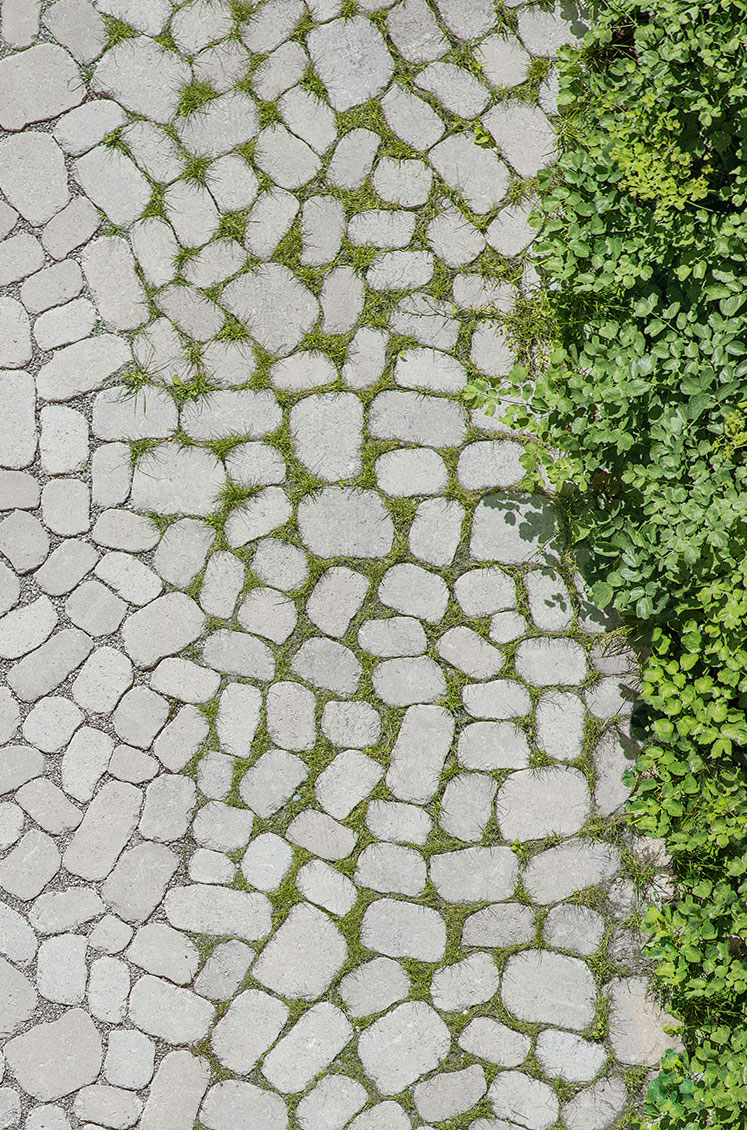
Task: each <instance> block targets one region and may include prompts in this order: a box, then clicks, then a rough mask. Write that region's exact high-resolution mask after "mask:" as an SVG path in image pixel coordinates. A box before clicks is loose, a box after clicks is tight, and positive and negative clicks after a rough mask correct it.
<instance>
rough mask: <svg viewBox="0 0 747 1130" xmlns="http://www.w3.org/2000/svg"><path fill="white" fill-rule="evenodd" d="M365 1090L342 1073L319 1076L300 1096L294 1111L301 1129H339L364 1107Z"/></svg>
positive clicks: (366, 1097) (366, 1096)
mask: <svg viewBox="0 0 747 1130" xmlns="http://www.w3.org/2000/svg"><path fill="white" fill-rule="evenodd" d="M367 1099H368V1095H367V1092H366V1090H365V1088H364V1087H362V1086H361V1084H360V1083H357V1082H356V1081H355V1080H354V1079H349V1078H347V1076H345V1075H330V1076H327V1077H326V1078H324V1079H321V1080H320V1081H319V1083H317V1085H316V1086H315V1087H313V1088H312V1089H311V1091H309V1092H308V1093H307V1094H306V1095H304V1097H303V1098H302V1099H301V1101H300V1103H299V1104H298V1107H297V1110H296V1117H297V1118H298V1122H299V1125H300V1126H301V1130H322V1127H328V1128H329V1130H340V1128H341V1127H342V1126H344V1125H345V1124H346V1123H347V1122H349V1120H350V1119H351V1118H352V1117H353V1115H354V1114H357V1113H358V1111H359V1110H360V1109H361V1108H362V1107H363V1106H365V1104H366V1101H367Z"/></svg>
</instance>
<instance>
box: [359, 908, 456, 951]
mask: <svg viewBox="0 0 747 1130" xmlns="http://www.w3.org/2000/svg"><path fill="white" fill-rule="evenodd" d="M361 941H362V942H363V945H364V946H366V947H367V948H368V949H370V950H373V951H374V952H375V953H381V954H384V955H385V956H386V957H411V958H414V959H415V960H416V961H428V962H437V961H440V960H441V958H442V957H443V954H444V949H445V945H446V927H445V925H444V921H443V919H442V918H441V915H440V914H439V913H438V911H436V910H432V909H431V908H430V907H427V906H418V905H417V904H415V903H411V902H405V901H404V900H402V899H390V898H383V899H377V900H376V901H375V902H372V903H371V905H370V906H369V907H368V908H367V910H366V912H365V914H364V915H363V921H362V923H361Z"/></svg>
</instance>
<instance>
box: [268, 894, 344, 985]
mask: <svg viewBox="0 0 747 1130" xmlns="http://www.w3.org/2000/svg"><path fill="white" fill-rule="evenodd" d="M346 957H347V945H346V943H345V940H344V938H343V936H342V934H341V933H340V932H339V931H338V929H337V927H336V926H335V925H334V924H333V922H332V921H331V920H330V918H328V916H327V915H326V914H325V913H324V912H323V911H321V910H317V909H316V908H315V907H312V906H309V905H308V903H299V904H297V905H296V906H294V907H293V908H292V909H291V911H290V914H289V915H288V917H287V918H286V920H285V922H284V923H283V924H282V926H281V927H280V928H279V929H278V930H277V931H276V932H275V933H274V934H273V936H272V937H271V939H270V941H269V942H268V943H267V945H266V946H265V948H264V949H263V950H262V953H261V954H260V956H259V959H258V960H257V961H256V962H255V964H254V966H253V967H252V976H253V977H254V978H255V980H257V981H259V983H260V984H261V985H264V986H265V987H266V988H268V989H271V990H272V991H273V992H275V993H277V994H279V995H280V996H285V997H298V998H300V999H301V1000H306V1001H313V1000H316V999H317V998H318V997H320V996H322V994H323V993H324V992H325V991H326V989H327V988H328V986H329V984H330V982H331V981H332V979H333V977H335V975H336V974H337V973H338V972H339V970H340V969H341V968H342V966H343V965H344V963H345V959H346Z"/></svg>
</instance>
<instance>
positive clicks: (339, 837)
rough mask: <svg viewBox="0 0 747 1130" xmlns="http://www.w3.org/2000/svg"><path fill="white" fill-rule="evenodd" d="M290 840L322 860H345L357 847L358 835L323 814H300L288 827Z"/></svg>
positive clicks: (307, 812)
mask: <svg viewBox="0 0 747 1130" xmlns="http://www.w3.org/2000/svg"><path fill="white" fill-rule="evenodd" d="M287 835H288V839H289V840H290V841H291V843H294V844H296V845H297V846H298V847H302V848H304V849H305V850H306V851H309V852H311V853H312V854H313V855H318V856H320V857H321V858H322V859H345V858H346V857H347V856H348V855H350V853H351V852H352V850H353V848H354V847H355V842H356V835H355V832H353V830H352V829H351V828H346V827H345V825H344V824H340V823H339V822H338V821H337V820H334V819H333V818H332V817H331V816H328V815H327V814H326V813H323V812H315V811H313V810H307V811H304V812H300V813H299V814H298V816H296V817H295V818H294V819H293V820H292V821H291V823H290V824H289V826H288V832H287Z"/></svg>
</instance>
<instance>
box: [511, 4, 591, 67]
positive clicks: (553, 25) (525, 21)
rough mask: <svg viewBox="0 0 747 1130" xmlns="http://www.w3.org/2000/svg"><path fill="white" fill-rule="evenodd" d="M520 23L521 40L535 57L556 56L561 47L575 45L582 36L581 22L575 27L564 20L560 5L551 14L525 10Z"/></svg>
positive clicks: (522, 12) (520, 17) (530, 9)
mask: <svg viewBox="0 0 747 1130" xmlns="http://www.w3.org/2000/svg"><path fill="white" fill-rule="evenodd" d="M518 22H519V38H520V39H521V41H522V43H523V44H524V46H525V47H526V49H527V51H530V52H531V53H532V54H533V55H540V56H546V55H554V54H555V53H556V51H557V50H558V48H559V47H563V46H564V45H565V44H570V45H573V44H575V43H576V42H577V39H578V37H579V35H580V34H582V32H581V28H580V27H579V23H580V22H581V21H575V26H574V24H573V23H571V22H570V21H569V20H567V19H564V18H563V16H562V14H561V10H560V5H556V7H555V10H554V11H551V12H548V11H539V10H534V9H532V8H524V9H522V11H521V12H520V13H519V17H518Z"/></svg>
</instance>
